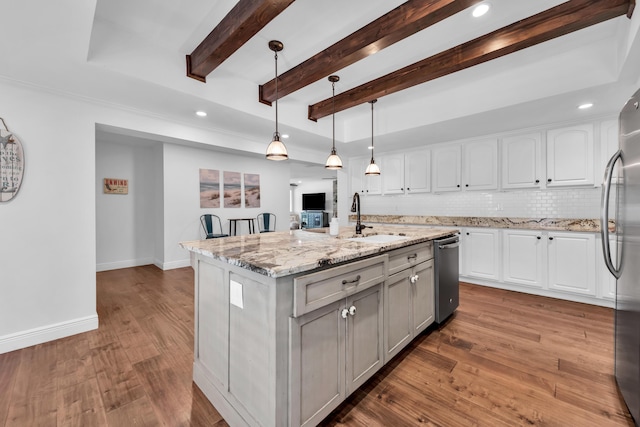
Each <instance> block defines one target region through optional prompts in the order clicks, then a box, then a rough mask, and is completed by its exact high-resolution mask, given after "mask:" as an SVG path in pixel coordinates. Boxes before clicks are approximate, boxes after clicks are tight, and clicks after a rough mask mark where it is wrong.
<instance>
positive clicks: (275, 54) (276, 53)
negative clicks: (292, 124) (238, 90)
mask: <svg viewBox="0 0 640 427" xmlns="http://www.w3.org/2000/svg"><path fill="white" fill-rule="evenodd" d="M274 58H275V59H276V134H277V135H278V137H280V133H279V132H278V51H275V52H274ZM278 139H279V138H278Z"/></svg>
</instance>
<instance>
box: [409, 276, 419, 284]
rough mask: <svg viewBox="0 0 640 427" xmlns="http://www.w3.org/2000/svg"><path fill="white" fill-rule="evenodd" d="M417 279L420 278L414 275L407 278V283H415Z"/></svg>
mask: <svg viewBox="0 0 640 427" xmlns="http://www.w3.org/2000/svg"><path fill="white" fill-rule="evenodd" d="M418 279H420V276H418V275H417V274H414V275H413V276H409V281H410V282H411V283H416V282H417V281H418Z"/></svg>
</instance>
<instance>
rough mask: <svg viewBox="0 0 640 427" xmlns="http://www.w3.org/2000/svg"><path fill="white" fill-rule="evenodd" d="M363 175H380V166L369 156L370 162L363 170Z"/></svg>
mask: <svg viewBox="0 0 640 427" xmlns="http://www.w3.org/2000/svg"><path fill="white" fill-rule="evenodd" d="M364 174H365V175H380V167H379V166H378V165H377V164H376V162H374V161H373V157H372V158H371V163H369V165H368V166H367V170H366V171H364Z"/></svg>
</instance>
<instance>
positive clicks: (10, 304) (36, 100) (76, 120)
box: [0, 81, 98, 353]
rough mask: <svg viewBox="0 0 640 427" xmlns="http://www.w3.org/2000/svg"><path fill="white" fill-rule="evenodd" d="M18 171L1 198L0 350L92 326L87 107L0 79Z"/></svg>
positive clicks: (91, 133) (91, 166)
mask: <svg viewBox="0 0 640 427" xmlns="http://www.w3.org/2000/svg"><path fill="white" fill-rule="evenodd" d="M0 93H2V96H0V111H1V112H2V117H3V118H4V120H5V121H6V123H7V125H8V127H9V129H10V130H11V131H12V132H15V134H16V136H17V137H18V138H19V139H20V141H21V142H22V144H23V146H24V154H25V175H24V180H23V183H22V187H21V189H20V192H19V193H18V194H17V195H16V197H15V198H13V200H11V201H10V202H7V203H0V223H1V224H2V225H3V227H2V231H1V232H0V236H1V237H0V242H2V244H0V353H4V352H7V351H11V350H14V349H16V348H22V347H25V346H28V345H32V344H35V343H38V342H43V341H48V340H51V339H56V338H59V337H61V336H66V335H70V334H73V333H77V332H82V331H86V330H89V329H94V328H96V327H97V326H98V318H97V315H96V275H95V261H96V247H95V160H94V158H95V124H94V118H93V117H92V112H91V111H90V110H91V109H89V108H83V106H81V105H79V104H78V102H76V101H73V100H71V99H68V98H63V97H58V96H52V95H50V94H47V93H42V92H40V91H34V90H31V89H28V88H24V87H17V86H13V85H8V84H4V83H3V82H1V81H0Z"/></svg>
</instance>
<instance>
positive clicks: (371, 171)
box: [364, 99, 380, 175]
mask: <svg viewBox="0 0 640 427" xmlns="http://www.w3.org/2000/svg"><path fill="white" fill-rule="evenodd" d="M376 102H378V100H377V99H374V100H372V101H369V103H370V104H371V162H369V165H368V166H367V170H366V171H365V172H364V174H365V175H380V168H379V167H378V165H376V162H375V160H373V104H375V103H376Z"/></svg>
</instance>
